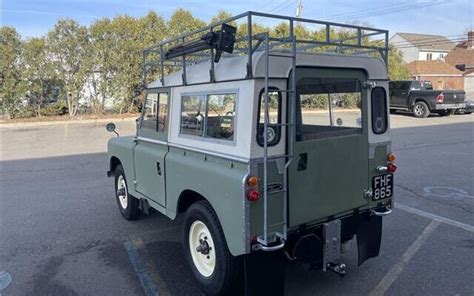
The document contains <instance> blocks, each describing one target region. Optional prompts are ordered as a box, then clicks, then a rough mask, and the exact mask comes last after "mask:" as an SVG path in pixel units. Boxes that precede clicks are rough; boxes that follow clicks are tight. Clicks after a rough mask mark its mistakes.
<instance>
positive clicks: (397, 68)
mask: <svg viewBox="0 0 474 296" xmlns="http://www.w3.org/2000/svg"><path fill="white" fill-rule="evenodd" d="M388 77H389V79H390V80H404V79H410V77H411V74H410V70H409V69H408V67H407V66H406V64H405V62H404V61H403V54H402V52H401V51H400V50H398V49H397V48H395V47H394V46H392V45H390V47H389V51H388Z"/></svg>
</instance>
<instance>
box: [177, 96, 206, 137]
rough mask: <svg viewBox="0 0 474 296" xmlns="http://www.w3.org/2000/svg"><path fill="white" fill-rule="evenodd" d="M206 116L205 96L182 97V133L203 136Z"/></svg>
mask: <svg viewBox="0 0 474 296" xmlns="http://www.w3.org/2000/svg"><path fill="white" fill-rule="evenodd" d="M205 116H206V97H205V96H183V97H182V98H181V131H180V133H181V134H184V135H193V136H203V135H204V119H205Z"/></svg>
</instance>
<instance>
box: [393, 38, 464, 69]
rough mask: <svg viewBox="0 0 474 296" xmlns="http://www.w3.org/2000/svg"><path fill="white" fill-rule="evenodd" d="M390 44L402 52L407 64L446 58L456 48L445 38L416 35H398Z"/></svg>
mask: <svg viewBox="0 0 474 296" xmlns="http://www.w3.org/2000/svg"><path fill="white" fill-rule="evenodd" d="M390 44H391V45H393V46H395V47H396V48H397V49H399V50H400V51H401V52H402V54H403V60H404V61H405V63H411V62H413V61H431V60H437V59H440V58H444V57H445V56H446V55H447V54H448V53H449V52H450V51H451V50H452V49H453V48H454V47H455V46H456V44H455V43H454V42H452V41H451V40H449V39H448V38H446V37H444V36H440V35H426V34H414V33H396V34H395V35H393V36H392V38H390Z"/></svg>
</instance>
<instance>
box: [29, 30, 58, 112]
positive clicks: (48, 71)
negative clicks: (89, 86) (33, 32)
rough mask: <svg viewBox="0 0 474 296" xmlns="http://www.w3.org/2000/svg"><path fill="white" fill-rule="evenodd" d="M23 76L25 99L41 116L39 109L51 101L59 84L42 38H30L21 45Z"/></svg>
mask: <svg viewBox="0 0 474 296" xmlns="http://www.w3.org/2000/svg"><path fill="white" fill-rule="evenodd" d="M22 57H23V76H24V77H27V80H26V81H25V83H26V85H27V91H26V97H27V98H28V99H29V103H30V105H32V106H33V107H34V108H35V112H36V116H41V108H42V107H43V106H44V105H45V104H46V103H49V102H50V101H51V99H53V97H54V96H55V90H56V87H58V86H59V84H60V82H58V81H57V79H56V73H55V71H54V68H53V67H52V63H51V61H50V56H49V53H48V50H47V46H46V40H45V39H44V38H42V37H41V38H31V39H29V40H27V41H25V42H24V43H23V55H22Z"/></svg>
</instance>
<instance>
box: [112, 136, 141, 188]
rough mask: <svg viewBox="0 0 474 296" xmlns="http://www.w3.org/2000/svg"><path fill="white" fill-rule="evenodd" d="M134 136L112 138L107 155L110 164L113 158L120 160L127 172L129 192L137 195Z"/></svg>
mask: <svg viewBox="0 0 474 296" xmlns="http://www.w3.org/2000/svg"><path fill="white" fill-rule="evenodd" d="M134 138H135V137H134V136H127V137H119V138H112V139H110V140H109V142H108V143H107V153H108V157H109V162H110V161H111V159H112V158H113V157H116V158H118V159H119V161H120V163H121V164H122V167H123V169H124V172H125V177H126V179H127V185H128V191H129V193H130V194H131V195H134V196H135V195H136V193H137V192H136V191H135V186H133V178H134V176H135V172H134V165H133V150H134V148H135V145H136V142H135V141H134Z"/></svg>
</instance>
